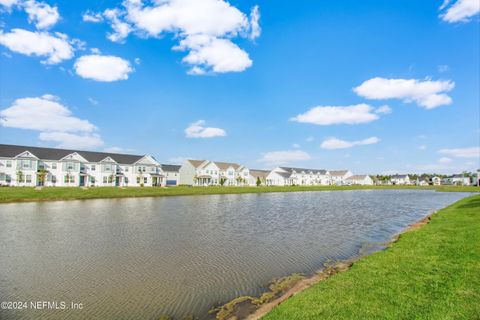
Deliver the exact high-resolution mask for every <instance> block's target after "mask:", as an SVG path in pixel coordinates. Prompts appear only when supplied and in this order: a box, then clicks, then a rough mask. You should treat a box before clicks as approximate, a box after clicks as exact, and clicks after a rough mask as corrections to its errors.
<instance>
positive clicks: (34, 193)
mask: <svg viewBox="0 0 480 320" xmlns="http://www.w3.org/2000/svg"><path fill="white" fill-rule="evenodd" d="M358 189H433V190H437V191H446V192H480V188H478V187H457V186H437V187H433V186H429V187H416V186H309V187H302V186H294V187H184V186H179V187H169V188H152V187H148V188H147V187H145V188H117V187H98V188H88V189H83V188H76V187H51V188H42V189H41V190H36V189H35V188H29V187H3V188H0V203H5V202H21V201H51V200H73V199H101V198H127V197H161V196H178V195H204V194H231V193H263V192H296V191H297V192H298V191H330V190H358Z"/></svg>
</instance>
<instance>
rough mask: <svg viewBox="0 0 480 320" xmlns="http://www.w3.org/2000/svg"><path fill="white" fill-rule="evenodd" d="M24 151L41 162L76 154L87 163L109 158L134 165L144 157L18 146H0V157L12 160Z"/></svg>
mask: <svg viewBox="0 0 480 320" xmlns="http://www.w3.org/2000/svg"><path fill="white" fill-rule="evenodd" d="M24 151H30V152H31V153H33V154H34V155H35V156H37V157H38V158H39V159H42V160H60V159H62V158H65V157H66V156H68V155H70V154H72V153H78V154H79V155H80V156H81V157H83V158H85V159H86V160H87V161H89V162H100V161H102V160H103V159H105V158H107V157H110V158H112V159H113V160H115V161H116V162H117V163H120V164H134V163H135V162H137V161H138V160H140V159H141V158H143V157H144V156H142V155H132V154H121V153H108V152H94V151H81V150H69V149H57V148H41V147H29V146H19V145H9V144H0V157H5V158H13V157H15V156H17V155H19V154H21V153H22V152H24Z"/></svg>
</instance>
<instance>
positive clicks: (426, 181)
mask: <svg viewBox="0 0 480 320" xmlns="http://www.w3.org/2000/svg"><path fill="white" fill-rule="evenodd" d="M430 184H432V181H431V179H430V177H428V176H421V177H420V178H418V179H417V185H419V186H428V185H430Z"/></svg>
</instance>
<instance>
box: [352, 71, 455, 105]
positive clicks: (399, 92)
mask: <svg viewBox="0 0 480 320" xmlns="http://www.w3.org/2000/svg"><path fill="white" fill-rule="evenodd" d="M454 87H455V83H453V82H452V81H432V80H428V79H427V80H417V79H385V78H379V77H376V78H372V79H370V80H367V81H365V82H363V83H362V84H361V85H360V86H358V87H356V88H354V89H353V91H355V93H357V94H358V95H359V96H362V97H365V98H367V99H374V100H384V99H401V100H403V101H404V102H416V103H417V104H418V105H419V106H421V107H424V108H426V109H433V108H436V107H439V106H442V105H448V104H451V103H452V98H450V97H449V96H448V95H447V94H445V92H449V91H451V90H452V89H453V88H454Z"/></svg>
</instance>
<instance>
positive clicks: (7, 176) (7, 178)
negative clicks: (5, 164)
mask: <svg viewBox="0 0 480 320" xmlns="http://www.w3.org/2000/svg"><path fill="white" fill-rule="evenodd" d="M5 182H8V183H10V182H12V176H11V175H9V174H6V175H5Z"/></svg>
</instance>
